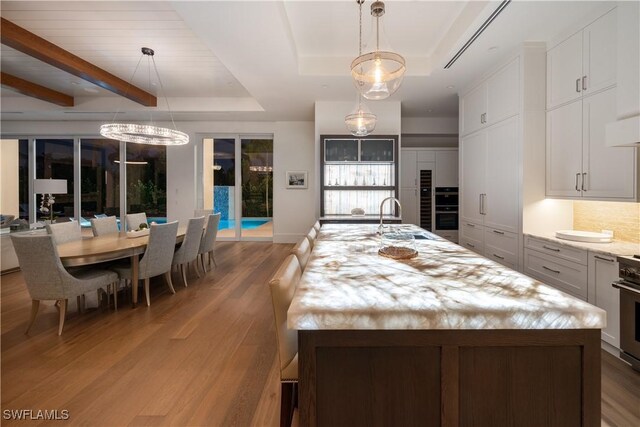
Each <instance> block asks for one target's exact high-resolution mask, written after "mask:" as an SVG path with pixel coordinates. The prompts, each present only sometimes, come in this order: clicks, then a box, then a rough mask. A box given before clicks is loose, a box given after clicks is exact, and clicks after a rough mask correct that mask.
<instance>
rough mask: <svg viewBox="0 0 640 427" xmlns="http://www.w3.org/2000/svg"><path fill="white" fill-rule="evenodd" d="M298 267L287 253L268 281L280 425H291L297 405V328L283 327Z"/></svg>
mask: <svg viewBox="0 0 640 427" xmlns="http://www.w3.org/2000/svg"><path fill="white" fill-rule="evenodd" d="M301 275H302V271H301V269H300V263H298V259H297V258H296V257H295V256H293V255H289V256H288V257H287V258H286V259H285V260H284V262H283V263H282V264H281V265H280V268H279V269H278V271H276V273H275V275H274V276H273V278H272V279H271V280H270V281H269V289H270V291H271V301H272V303H273V314H274V317H275V321H276V338H277V341H278V359H279V361H280V426H282V427H289V426H291V420H292V417H293V411H294V408H295V407H297V406H298V398H297V396H298V331H296V330H294V329H289V328H287V311H288V310H289V306H290V305H291V301H292V300H293V294H294V292H295V289H296V287H297V286H298V282H299V281H300V276H301Z"/></svg>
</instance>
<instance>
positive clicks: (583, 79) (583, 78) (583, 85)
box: [582, 76, 587, 90]
mask: <svg viewBox="0 0 640 427" xmlns="http://www.w3.org/2000/svg"><path fill="white" fill-rule="evenodd" d="M582 90H587V76H582Z"/></svg>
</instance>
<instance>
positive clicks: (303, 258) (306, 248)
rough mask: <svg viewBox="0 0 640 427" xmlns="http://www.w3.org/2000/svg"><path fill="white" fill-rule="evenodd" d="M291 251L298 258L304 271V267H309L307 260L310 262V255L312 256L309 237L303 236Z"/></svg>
mask: <svg viewBox="0 0 640 427" xmlns="http://www.w3.org/2000/svg"><path fill="white" fill-rule="evenodd" d="M291 253H292V254H293V255H295V256H296V258H298V262H299V263H300V268H301V269H302V271H304V269H305V268H307V262H309V257H310V256H311V244H310V243H309V239H307V238H306V237H303V238H302V240H300V241H299V242H298V244H297V245H295V246H294V247H293V249H291Z"/></svg>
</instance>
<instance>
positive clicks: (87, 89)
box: [84, 87, 99, 93]
mask: <svg viewBox="0 0 640 427" xmlns="http://www.w3.org/2000/svg"><path fill="white" fill-rule="evenodd" d="M84 91H85V92H89V93H98V92H99V90H98V89H96V88H95V87H85V88H84Z"/></svg>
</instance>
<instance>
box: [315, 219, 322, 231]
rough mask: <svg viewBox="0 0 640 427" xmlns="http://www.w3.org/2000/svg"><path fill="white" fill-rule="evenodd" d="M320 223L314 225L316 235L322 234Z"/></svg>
mask: <svg viewBox="0 0 640 427" xmlns="http://www.w3.org/2000/svg"><path fill="white" fill-rule="evenodd" d="M320 227H321V225H320V221H316V223H315V224H313V229H314V230H316V233H320Z"/></svg>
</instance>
